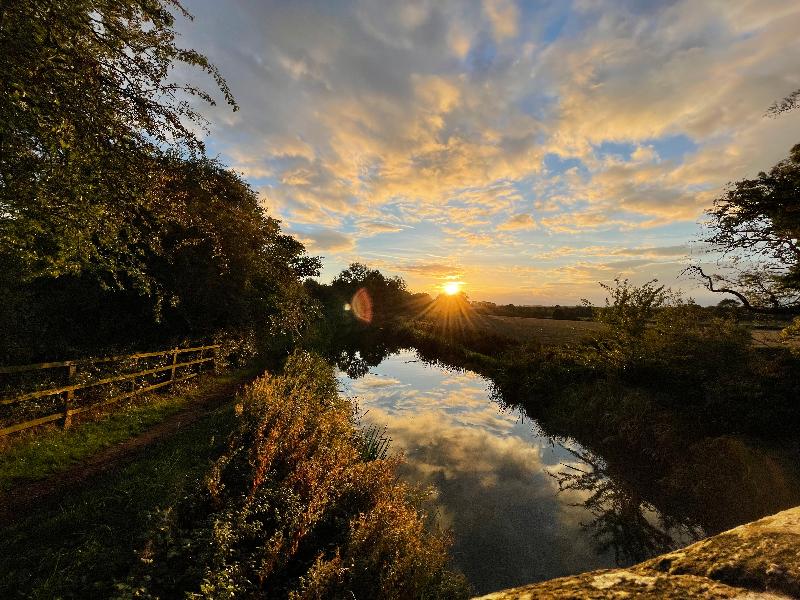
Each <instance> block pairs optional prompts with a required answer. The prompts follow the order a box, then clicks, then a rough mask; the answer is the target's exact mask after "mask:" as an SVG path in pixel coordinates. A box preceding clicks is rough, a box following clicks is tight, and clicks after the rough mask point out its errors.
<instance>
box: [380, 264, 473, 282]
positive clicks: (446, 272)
mask: <svg viewBox="0 0 800 600" xmlns="http://www.w3.org/2000/svg"><path fill="white" fill-rule="evenodd" d="M395 270H397V271H400V272H401V273H414V274H418V275H425V276H426V277H435V278H442V277H450V276H458V275H460V274H461V273H462V270H461V269H460V268H459V267H457V266H454V265H452V264H446V263H411V262H407V263H401V264H398V265H397V267H396V269H395Z"/></svg>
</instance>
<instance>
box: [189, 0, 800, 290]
mask: <svg viewBox="0 0 800 600" xmlns="http://www.w3.org/2000/svg"><path fill="white" fill-rule="evenodd" d="M186 5H187V8H188V9H189V10H190V11H191V12H192V13H194V15H195V17H196V18H195V20H194V21H192V22H191V23H187V22H183V21H181V22H180V23H181V24H180V27H181V33H182V35H183V42H184V44H185V45H186V46H188V47H194V48H197V49H199V50H200V51H202V52H204V53H206V54H207V55H208V56H209V58H210V59H211V60H212V62H214V63H215V64H216V65H217V66H218V67H219V68H220V70H221V72H222V73H223V74H224V75H225V77H226V79H227V81H228V83H229V84H230V86H231V88H232V90H233V92H234V94H235V95H236V97H237V100H238V101H239V104H240V106H241V110H240V111H239V112H237V113H230V112H229V111H227V109H225V108H224V107H223V105H222V104H220V106H218V107H216V108H211V109H202V110H203V112H204V114H207V115H208V117H209V118H210V120H211V123H212V136H211V138H210V140H209V149H210V151H211V152H212V153H213V154H219V155H220V156H221V158H222V159H223V160H224V161H225V162H227V163H229V164H231V165H232V166H233V167H234V168H236V169H238V170H240V171H242V172H243V173H244V174H245V176H246V177H247V178H248V179H249V180H250V181H251V182H252V183H253V185H254V187H256V188H257V189H259V190H260V191H261V194H262V201H263V202H264V204H265V205H266V206H268V207H269V208H270V210H271V212H272V213H273V214H275V215H277V216H279V217H280V218H281V219H282V220H283V221H284V224H285V226H287V227H289V228H291V229H292V230H293V231H298V232H305V231H316V233H314V234H313V236H316V237H317V238H319V241H318V242H317V241H315V240H314V239H313V236H312V234H310V233H304V234H301V235H303V236H304V239H306V240H309V243H310V245H311V244H318V246H315V247H317V248H319V249H325V250H326V251H327V250H331V251H334V252H347V251H349V250H352V249H353V248H355V247H356V243H357V244H358V248H359V250H360V251H363V252H375V253H381V252H384V251H385V246H386V245H387V244H392V246H393V248H394V250H393V254H394V256H395V258H396V260H395V261H394V264H404V263H405V262H414V261H415V255H414V253H415V252H417V251H418V250H419V249H422V250H424V251H425V252H427V253H437V252H438V253H439V254H446V255H449V254H451V253H454V252H457V253H458V256H459V260H460V264H462V265H463V268H464V269H471V270H472V271H473V272H474V273H475V275H476V276H475V277H474V280H475V282H476V284H480V285H482V286H483V287H484V288H485V289H486V290H487V291H490V290H491V289H495V290H496V291H498V293H499V292H501V291H503V293H505V291H504V290H506V289H508V288H507V287H506V286H510V285H512V284H511V283H508V282H506V283H503V284H502V286H503V287H502V289H501V287H500V286H501V284H500V283H498V282H497V281H496V279H494V278H493V277H494V275H493V273H492V272H489V271H486V272H485V273H484V274H483V275H481V274H480V270H481V269H480V268H479V267H480V266H482V265H486V264H487V263H488V261H491V265H492V268H496V267H497V266H503V265H504V266H506V267H509V266H511V265H513V264H514V263H515V261H516V260H518V257H519V256H520V254H521V252H523V251H524V250H531V249H533V248H535V247H536V245H537V244H538V245H544V246H545V247H546V248H549V249H551V250H552V249H555V248H558V247H559V246H562V245H564V244H574V245H575V247H588V246H594V245H599V246H616V247H626V248H636V247H638V246H640V245H642V244H643V236H645V235H646V236H647V240H648V241H647V244H648V245H649V246H650V247H653V248H655V247H659V246H664V247H666V246H669V245H675V244H676V243H678V241H679V240H689V239H692V238H693V237H695V234H696V233H697V227H696V224H695V223H696V221H697V219H698V218H699V217H701V215H702V211H703V209H705V208H707V207H708V206H709V205H710V203H711V202H712V201H713V199H714V198H715V197H716V196H717V195H718V194H719V193H720V192H721V190H722V189H723V188H724V185H725V184H726V183H727V182H729V181H733V180H736V179H739V178H742V177H746V176H752V175H754V174H755V173H757V172H758V171H759V170H763V169H768V168H769V167H770V166H771V165H772V164H774V163H775V162H777V161H778V160H780V159H781V158H783V157H784V156H785V155H786V154H787V152H788V150H789V148H790V147H791V146H792V145H793V144H794V143H795V142H796V141H797V140H796V139H795V138H796V132H797V130H798V127H799V126H800V111H795V112H793V113H788V114H786V115H784V116H783V117H781V118H779V119H765V118H764V117H763V114H764V111H765V110H766V108H767V107H768V106H769V105H770V104H772V102H773V101H775V100H776V99H779V98H781V97H783V96H785V95H786V94H788V93H790V92H791V91H793V90H794V89H797V88H798V87H800V72H798V71H797V67H796V63H797V60H796V58H797V56H798V55H800V38H798V36H797V30H798V27H800V5H798V3H797V2H796V1H795V0H771V2H770V3H769V7H768V8H765V7H764V6H763V4H761V3H756V2H752V1H750V0H730V1H725V2H722V1H721V0H710V1H709V2H705V3H698V2H696V1H694V0H673V1H669V2H650V1H637V0H625V1H624V2H620V1H617V0H596V1H594V0H593V1H591V2H588V1H581V2H573V3H564V2H558V1H555V0H545V1H543V2H537V3H516V2H514V1H513V0H474V1H472V2H461V1H455V0H442V1H441V2H429V1H424V0H420V1H411V2H404V3H392V2H384V1H374V0H355V1H354V2H351V3H344V4H342V3H336V4H332V5H330V6H325V7H322V6H321V5H319V4H313V3H279V2H263V3H237V4H235V6H234V7H233V8H232V7H231V6H229V5H227V4H224V3H219V2H214V1H213V0H187V3H186ZM182 73H183V72H181V74H182ZM189 77H190V81H194V80H192V79H191V77H193V76H189ZM198 83H199V81H198ZM675 139H681V140H686V141H687V144H686V148H684V149H683V150H680V151H678V150H677V149H676V148H675V146H674V140H675ZM671 140H672V141H671ZM671 144H672V145H671ZM524 215H528V217H529V218H530V220H528V217H525V216H524ZM534 217H535V223H538V227H535V226H534ZM317 230H318V231H317ZM381 234H391V235H381ZM567 240H568V241H567ZM331 264H332V265H336V263H335V261H334V262H333V263H331ZM647 268H649V267H648V266H647V265H643V266H642V267H641V268H640V271H639V272H640V273H642V275H646V273H645V270H646V269H647ZM410 275H412V276H413V277H414V279H413V282H412V284H413V285H429V284H431V283H432V282H431V281H430V280H429V279H425V277H426V275H425V274H424V273H421V272H420V273H410ZM555 275H556V273H555V272H552V273H551V276H553V277H555ZM470 278H471V279H473V277H472V275H471V277H470ZM490 281H492V282H494V283H491V285H490V283H489V282H490ZM519 285H520V289H521V291H520V293H519V298H518V299H517V301H518V302H519V301H529V302H535V301H536V299H535V298H533V297H531V295H530V294H531V292H530V290H531V289H532V288H530V287H525V288H524V290H522V287H523V286H527V285H528V284H527V283H526V282H520V284H519ZM492 286H494V287H493V288H492ZM561 300H562V301H563V300H566V298H564V299H561ZM562 303H563V302H562Z"/></svg>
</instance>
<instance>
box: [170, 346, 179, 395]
mask: <svg viewBox="0 0 800 600" xmlns="http://www.w3.org/2000/svg"><path fill="white" fill-rule="evenodd" d="M177 362H178V348H175V349H174V350H173V351H172V370H171V371H170V376H169V380H170V381H175V364H176V363H177ZM170 387H172V386H170Z"/></svg>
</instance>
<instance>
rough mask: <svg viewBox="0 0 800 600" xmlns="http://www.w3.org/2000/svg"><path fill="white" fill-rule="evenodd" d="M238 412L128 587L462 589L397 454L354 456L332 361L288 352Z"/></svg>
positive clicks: (243, 592)
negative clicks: (194, 491) (223, 443)
mask: <svg viewBox="0 0 800 600" xmlns="http://www.w3.org/2000/svg"><path fill="white" fill-rule="evenodd" d="M237 413H238V414H239V419H238V421H239V423H238V426H237V428H236V430H235V432H234V433H233V435H232V436H231V438H230V441H229V445H228V450H227V451H226V452H225V453H223V455H222V456H221V457H220V458H219V460H218V461H217V462H216V463H215V465H214V466H213V467H212V469H211V471H210V473H209V475H208V477H207V478H206V481H205V486H204V487H205V490H204V491H202V492H201V493H200V494H199V495H197V496H195V497H193V498H188V499H187V501H186V502H184V503H182V504H180V505H179V506H177V507H176V508H175V509H174V510H173V511H171V512H170V514H169V515H168V520H167V521H168V522H167V525H166V527H165V528H164V529H162V530H161V533H159V534H158V535H157V536H156V537H155V539H154V540H153V543H152V544H151V545H150V547H149V550H148V554H147V557H146V558H147V560H146V561H144V562H143V567H144V570H143V572H142V573H141V578H140V579H139V580H138V582H136V579H134V581H132V584H133V585H131V586H128V587H127V588H126V592H127V593H128V596H126V597H137V598H138V597H142V596H143V595H144V596H147V594H148V593H149V594H152V595H154V596H157V597H158V596H160V597H185V596H186V595H187V594H195V593H200V594H201V595H203V596H204V597H214V598H233V597H267V596H268V597H270V598H293V599H295V600H300V599H306V598H308V599H312V598H351V597H355V598H387V599H397V600H400V599H405V598H459V597H466V596H467V588H466V585H465V583H464V580H463V578H462V577H461V576H459V575H457V574H455V573H451V572H450V571H449V569H448V564H449V556H448V554H447V550H448V547H449V539H448V536H446V535H444V534H442V533H441V532H437V531H430V530H429V529H428V528H427V527H426V522H427V516H426V515H425V514H424V513H423V512H421V511H420V509H419V501H420V497H419V492H418V491H417V490H414V489H413V488H411V487H410V486H408V485H406V484H404V483H402V482H401V481H399V480H398V479H397V475H396V472H395V469H396V466H397V463H398V460H399V459H397V458H388V459H381V458H378V459H374V460H370V459H369V458H366V457H365V456H364V454H363V452H362V450H363V439H362V436H363V433H362V432H361V431H360V430H359V429H358V427H357V425H356V422H355V418H354V409H353V406H352V404H351V403H350V402H349V400H347V399H345V398H342V397H340V396H339V394H338V392H337V383H336V379H335V377H334V372H333V368H332V367H331V366H330V365H328V364H327V363H325V362H324V361H323V360H322V359H320V358H318V357H315V356H313V355H309V354H305V353H302V352H297V353H295V354H294V355H293V356H291V357H290V358H289V360H288V362H287V365H286V368H285V371H284V373H283V374H281V375H276V376H269V375H265V376H263V377H261V378H259V379H257V380H256V381H255V382H254V383H253V384H252V385H251V386H249V387H248V388H247V389H246V391H245V393H244V394H243V395H242V396H241V397H240V404H239V405H237ZM140 586H143V587H140ZM145 592H146V593H145ZM147 597H149V596H147Z"/></svg>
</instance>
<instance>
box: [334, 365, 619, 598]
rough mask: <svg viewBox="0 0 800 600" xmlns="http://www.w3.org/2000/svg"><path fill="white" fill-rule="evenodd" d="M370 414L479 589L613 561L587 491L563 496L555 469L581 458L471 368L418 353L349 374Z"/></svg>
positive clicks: (353, 391)
mask: <svg viewBox="0 0 800 600" xmlns="http://www.w3.org/2000/svg"><path fill="white" fill-rule="evenodd" d="M340 377H341V380H342V382H343V384H344V392H345V393H346V394H347V395H349V396H353V397H355V398H356V399H357V400H358V403H359V406H360V408H361V410H362V411H368V412H367V415H366V418H365V420H367V421H369V422H372V423H376V424H379V425H381V426H383V425H386V426H387V427H388V435H389V436H390V437H391V438H392V440H393V442H392V448H393V449H395V450H396V451H403V452H404V454H405V456H406V463H405V465H404V467H403V470H402V475H403V477H404V478H406V479H407V480H410V481H413V482H415V483H418V484H421V485H423V486H432V487H433V488H434V489H435V496H434V503H435V507H436V510H437V512H438V515H439V519H440V522H441V524H442V525H443V526H444V527H447V528H449V529H451V530H452V532H453V536H454V546H453V555H454V558H455V560H456V562H457V564H458V566H459V567H460V568H461V569H462V570H463V571H464V573H465V574H466V575H467V577H468V578H469V579H470V581H472V583H473V585H474V586H475V587H476V591H478V592H486V591H491V590H495V589H499V588H503V587H508V586H513V585H519V584H523V583H527V582H531V581H536V580H541V579H546V578H551V577H558V576H561V575H566V574H570V573H576V572H579V571H584V570H587V569H593V568H601V567H606V566H612V565H613V564H614V557H613V554H611V553H608V552H607V553H605V554H603V555H599V556H598V554H597V553H596V551H595V548H594V547H593V545H592V541H591V539H590V538H589V536H588V535H587V534H586V532H585V531H584V530H583V529H582V527H581V521H582V520H585V519H586V511H585V510H584V509H583V508H580V507H577V506H574V505H575V504H578V503H580V502H581V501H583V500H584V499H585V496H586V495H587V494H585V493H581V492H573V491H567V492H564V493H561V494H559V492H558V485H557V483H556V481H555V480H554V478H553V477H551V476H550V475H549V473H548V467H550V470H553V466H555V465H559V464H560V463H564V462H574V461H575V458H574V456H573V455H571V454H569V453H567V452H566V451H565V450H564V449H563V448H561V447H559V446H553V445H552V444H551V442H550V441H549V440H548V439H547V438H544V437H541V436H538V435H536V434H535V433H534V432H533V431H532V425H531V424H530V423H522V422H521V421H520V419H519V418H518V416H517V415H516V414H514V413H510V412H504V411H502V410H501V409H500V407H499V406H498V405H497V404H495V403H493V402H492V401H491V400H490V397H489V385H488V382H486V381H485V380H484V379H482V378H481V377H479V376H477V375H475V374H473V373H454V372H448V371H445V370H443V369H440V368H437V367H433V366H430V365H425V364H424V363H422V362H419V361H417V360H416V355H415V354H414V353H413V352H411V351H404V352H400V353H399V354H396V355H393V356H390V357H388V358H387V359H386V360H384V361H383V362H382V363H381V364H380V365H379V366H378V367H374V368H372V369H371V370H370V373H369V374H368V375H366V376H364V377H363V378H360V379H356V380H353V379H350V378H347V377H346V376H345V375H343V374H342V375H341V376H340Z"/></svg>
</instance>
